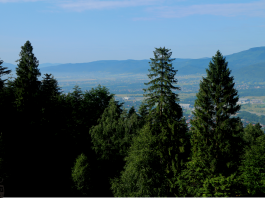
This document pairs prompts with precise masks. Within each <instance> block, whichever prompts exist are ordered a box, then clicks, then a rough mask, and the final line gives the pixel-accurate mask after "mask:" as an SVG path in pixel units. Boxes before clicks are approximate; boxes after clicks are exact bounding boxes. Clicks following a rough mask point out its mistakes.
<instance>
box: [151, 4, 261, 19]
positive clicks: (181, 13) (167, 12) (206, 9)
mask: <svg viewBox="0 0 265 198" xmlns="http://www.w3.org/2000/svg"><path fill="white" fill-rule="evenodd" d="M147 11H149V12H154V13H156V15H157V16H158V17H162V18H181V17H186V16H190V15H216V16H226V17H233V16H238V15H241V16H242V15H245V16H252V17H265V0H261V1H255V2H251V3H229V4H204V5H191V6H162V7H153V8H148V9H147Z"/></svg>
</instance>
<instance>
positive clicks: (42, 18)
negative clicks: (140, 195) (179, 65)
mask: <svg viewBox="0 0 265 198" xmlns="http://www.w3.org/2000/svg"><path fill="white" fill-rule="evenodd" d="M0 25H1V30H0V59H1V60H3V61H4V62H6V63H12V64H17V63H16V62H15V61H16V60H17V59H18V58H19V52H20V50H21V46H22V45H24V43H25V42H26V41H27V40H29V41H30V42H31V43H32V45H33V48H34V51H33V52H34V54H35V56H36V57H37V59H38V60H39V62H40V64H42V63H83V62H91V61H97V60H127V59H135V60H142V59H149V58H153V57H154V55H153V51H154V50H155V47H156V48H159V47H166V48H168V49H171V51H172V58H203V57H212V56H213V55H215V53H216V51H217V50H218V49H219V50H220V51H221V53H222V54H223V55H229V54H232V53H236V52H240V51H243V50H247V49H249V48H252V47H260V46H265V36H264V35H265V0H256V1H252V0H214V1H213V0H0Z"/></svg>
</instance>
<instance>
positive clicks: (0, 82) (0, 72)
mask: <svg viewBox="0 0 265 198" xmlns="http://www.w3.org/2000/svg"><path fill="white" fill-rule="evenodd" d="M3 62H4V61H2V60H1V59H0V91H1V90H2V89H3V88H4V84H5V81H6V80H7V79H6V80H2V79H1V76H2V75H5V74H10V73H11V70H6V69H7V67H3V66H2V64H3ZM5 70H6V71H5Z"/></svg>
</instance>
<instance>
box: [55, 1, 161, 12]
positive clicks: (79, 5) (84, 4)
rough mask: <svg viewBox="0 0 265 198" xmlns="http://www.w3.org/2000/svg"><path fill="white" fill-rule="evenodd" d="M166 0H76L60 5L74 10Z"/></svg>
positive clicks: (146, 3) (130, 5) (141, 4)
mask: <svg viewBox="0 0 265 198" xmlns="http://www.w3.org/2000/svg"><path fill="white" fill-rule="evenodd" d="M161 1H162V2H163V1H164V0H160V1H159V0H123V1H106V0H105V1H99V0H76V1H68V2H64V3H61V4H60V7H62V8H65V9H71V10H74V11H84V10H92V9H111V8H121V7H132V6H144V5H153V4H154V3H156V2H161Z"/></svg>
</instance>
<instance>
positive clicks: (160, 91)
mask: <svg viewBox="0 0 265 198" xmlns="http://www.w3.org/2000/svg"><path fill="white" fill-rule="evenodd" d="M168 52H169V50H168V49H165V48H156V51H154V55H155V59H151V60H152V64H151V70H149V71H150V72H151V71H153V72H154V73H153V74H149V75H148V76H149V78H152V77H153V76H158V75H159V77H158V78H156V79H154V80H152V81H150V82H149V83H147V84H146V83H145V84H146V85H148V84H152V86H150V87H149V88H148V89H147V90H149V91H150V92H152V91H153V93H149V94H145V95H144V96H150V98H148V99H145V101H144V102H143V103H142V105H141V108H140V114H141V115H142V116H141V119H142V124H144V129H142V130H143V131H142V135H136V137H137V138H136V139H135V141H136V142H134V143H133V144H134V146H132V147H133V148H132V150H131V151H130V153H129V154H128V155H129V156H128V158H127V159H128V160H127V162H126V167H125V170H124V171H123V172H122V174H121V177H120V178H115V179H114V180H112V190H113V192H114V193H115V196H126V197H127V196H177V194H178V193H177V188H176V186H175V178H176V176H177V175H179V174H180V172H181V168H182V166H183V164H184V162H185V161H186V160H187V159H186V158H187V155H186V156H185V155H184V154H186V153H185V151H186V146H185V145H186V143H187V139H186V137H187V136H186V133H187V126H186V123H185V120H183V119H181V117H182V109H181V107H180V106H179V104H177V102H178V101H179V99H178V95H177V94H175V93H173V92H172V91H171V89H179V88H178V87H174V86H173V85H172V83H173V82H175V83H176V82H177V81H176V80H175V79H174V75H175V74H176V70H173V69H174V68H172V64H168V63H170V62H171V61H172V60H170V59H169V58H170V56H171V54H172V53H171V52H170V53H168ZM158 61H159V62H158ZM157 62H158V63H157ZM143 90H144V91H145V92H146V91H147V90H146V89H143ZM156 104H157V107H156V108H155V109H154V106H155V105H156ZM141 128H142V127H141ZM141 128H139V129H141ZM137 134H138V133H137ZM147 135H148V138H147ZM138 136H139V137H138ZM142 138H143V139H142ZM147 139H150V141H151V142H146V141H147ZM139 142H141V143H139ZM139 145H141V146H139ZM138 149H139V150H138ZM136 150H137V151H136ZM145 152H147V153H150V152H151V153H152V154H151V155H150V154H147V153H146V155H145V154H144V153H145ZM140 153H142V154H140ZM136 156H137V157H136ZM136 159H137V161H135V162H133V160H136ZM154 161H156V162H155V163H154ZM133 166H137V168H135V169H133V170H132V167H133ZM129 172H131V173H129ZM139 177H140V178H141V179H140V181H135V179H136V178H139ZM158 181H159V182H158ZM135 182H137V184H136V183H135ZM148 185H149V187H147V186H148ZM119 186H120V187H119ZM140 186H141V187H140Z"/></svg>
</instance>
